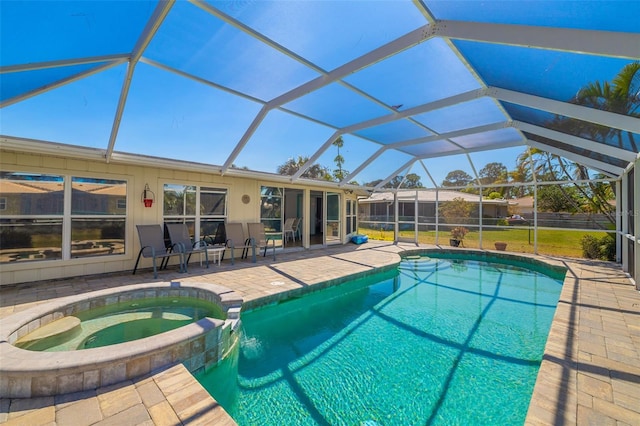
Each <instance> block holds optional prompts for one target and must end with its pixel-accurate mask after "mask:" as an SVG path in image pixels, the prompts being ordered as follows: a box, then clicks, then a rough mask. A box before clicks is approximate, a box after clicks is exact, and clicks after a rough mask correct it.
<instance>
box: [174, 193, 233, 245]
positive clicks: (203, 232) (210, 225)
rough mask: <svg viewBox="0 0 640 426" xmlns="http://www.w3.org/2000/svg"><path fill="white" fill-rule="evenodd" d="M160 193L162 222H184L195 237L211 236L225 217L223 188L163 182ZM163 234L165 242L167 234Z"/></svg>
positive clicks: (225, 208)
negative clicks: (161, 198) (161, 194)
mask: <svg viewBox="0 0 640 426" xmlns="http://www.w3.org/2000/svg"><path fill="white" fill-rule="evenodd" d="M163 195H164V196H163V203H164V204H163V216H164V221H165V223H184V224H186V225H187V227H188V228H189V233H190V234H191V236H192V238H194V239H195V236H196V235H197V236H199V237H198V239H201V238H204V237H207V236H212V237H213V236H214V235H215V234H216V230H217V229H218V226H219V225H220V224H221V223H224V222H225V220H226V218H227V190H226V189H222V188H210V187H200V186H195V185H178V184H165V185H164V191H163ZM165 232H166V231H165ZM165 237H166V239H167V241H168V240H169V236H168V235H166V234H165Z"/></svg>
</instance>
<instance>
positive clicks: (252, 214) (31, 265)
mask: <svg viewBox="0 0 640 426" xmlns="http://www.w3.org/2000/svg"><path fill="white" fill-rule="evenodd" d="M0 170H1V171H4V172H24V173H38V174H58V175H64V176H82V177H87V178H98V179H114V180H125V181H126V182H127V202H126V205H127V209H126V231H125V253H124V254H119V255H108V256H99V257H82V258H73V259H69V260H61V259H57V260H47V261H24V262H11V263H1V264H0V283H1V284H2V285H6V284H16V283H25V282H33V281H40V280H48V279H57V278H66V277H72V276H83V275H93V274H101V273H108V272H117V271H126V270H133V267H134V264H135V260H136V257H137V254H138V251H139V250H140V244H139V241H138V236H137V232H136V228H135V225H139V224H156V223H158V224H161V223H162V222H163V211H162V206H163V203H162V192H163V186H164V184H166V183H171V184H188V185H200V186H208V187H216V188H224V189H226V190H227V191H228V192H227V206H228V209H227V212H228V213H227V220H228V221H229V222H243V223H246V222H259V221H260V188H261V186H279V187H283V186H284V185H283V184H282V183H281V182H270V181H268V180H260V179H254V178H244V177H230V176H220V175H218V174H213V173H203V172H199V171H197V172H194V171H189V170H179V169H167V168H160V167H154V166H153V165H152V163H150V164H149V166H138V165H124V164H114V163H106V162H101V161H93V160H85V159H80V158H74V157H72V156H68V157H62V156H53V155H46V154H31V153H24V152H14V151H7V150H0ZM145 184H148V185H149V188H150V189H151V190H152V191H153V192H154V193H155V203H154V204H153V206H152V207H150V208H145V207H144V205H143V203H142V200H141V195H142V192H143V190H144V189H145ZM287 187H292V188H298V189H308V188H310V187H311V186H308V185H306V186H305V185H287ZM313 188H314V189H317V190H328V189H327V188H324V189H323V188H322V186H318V187H315V186H314V187H313ZM243 195H249V197H250V201H249V203H247V204H245V203H243V201H242V197H243ZM353 198H354V199H355V196H354V197H353ZM343 199H344V198H343ZM342 210H344V208H343V209H342ZM8 214H10V213H7V212H6V211H3V212H0V218H1V217H2V215H8ZM343 220H344V218H343ZM140 262H141V264H140V266H139V267H141V268H145V267H149V266H150V265H151V260H150V259H144V258H143V259H141V261H140Z"/></svg>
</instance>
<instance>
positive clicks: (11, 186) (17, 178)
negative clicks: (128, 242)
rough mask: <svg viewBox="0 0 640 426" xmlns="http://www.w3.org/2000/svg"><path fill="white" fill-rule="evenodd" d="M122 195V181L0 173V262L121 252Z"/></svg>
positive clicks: (124, 221) (123, 196)
mask: <svg viewBox="0 0 640 426" xmlns="http://www.w3.org/2000/svg"><path fill="white" fill-rule="evenodd" d="M126 193H127V186H126V181H114V180H105V179H94V178H83V177H72V176H62V175H46V174H36V173H18V172H0V199H3V200H4V210H3V213H2V218H1V219H0V263H9V262H24V261H42V260H53V259H65V260H68V259H71V258H74V257H88V256H102V255H109V254H122V253H124V243H125V229H126V226H125V224H126V216H125V215H124V212H122V211H117V210H118V209H117V201H116V200H118V199H125V200H126V195H127V194H126ZM65 200H68V201H69V203H68V204H65ZM65 206H67V207H65Z"/></svg>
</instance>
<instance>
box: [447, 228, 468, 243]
mask: <svg viewBox="0 0 640 426" xmlns="http://www.w3.org/2000/svg"><path fill="white" fill-rule="evenodd" d="M468 232H469V230H468V229H467V228H465V227H463V226H456V227H455V228H453V229H452V230H451V238H453V239H454V240H460V241H462V240H464V237H465V235H467V233H468Z"/></svg>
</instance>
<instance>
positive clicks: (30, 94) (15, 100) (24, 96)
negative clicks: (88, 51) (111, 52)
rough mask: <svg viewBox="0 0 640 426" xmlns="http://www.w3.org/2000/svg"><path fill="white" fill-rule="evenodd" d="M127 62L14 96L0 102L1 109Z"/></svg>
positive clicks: (71, 76) (100, 67)
mask: <svg viewBox="0 0 640 426" xmlns="http://www.w3.org/2000/svg"><path fill="white" fill-rule="evenodd" d="M125 62H126V59H118V60H114V61H110V62H108V63H106V64H103V65H100V66H97V67H95V68H91V69H89V70H86V71H83V72H80V73H77V74H74V75H70V76H69V77H67V78H63V79H62V80H57V81H54V82H53V83H51V84H45V85H44V86H40V87H38V88H36V89H33V90H31V91H29V92H26V93H22V94H21V95H18V96H14V97H13V98H9V99H7V100H5V101H4V102H0V108H4V107H7V106H9V105H13V104H16V103H18V102H22V101H24V100H26V99H29V98H31V97H33V96H37V95H40V94H41V93H45V92H48V91H49V90H53V89H57V88H58V87H62V86H64V85H66V84H69V83H73V82H74V81H77V80H82V79H83V78H85V77H89V76H92V75H94V74H98V73H99V72H102V71H105V70H107V69H109V68H112V67H115V66H116V65H120V64H124V63H125Z"/></svg>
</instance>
